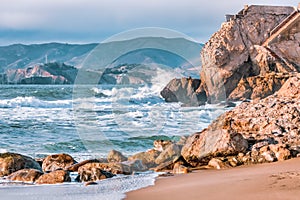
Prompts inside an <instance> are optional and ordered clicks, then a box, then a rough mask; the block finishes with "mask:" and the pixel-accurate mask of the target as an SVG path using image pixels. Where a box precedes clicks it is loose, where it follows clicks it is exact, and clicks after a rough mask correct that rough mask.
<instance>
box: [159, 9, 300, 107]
mask: <svg viewBox="0 0 300 200" xmlns="http://www.w3.org/2000/svg"><path fill="white" fill-rule="evenodd" d="M226 17H227V22H224V23H223V24H222V26H221V28H220V30H219V31H217V32H216V33H215V34H213V35H212V37H211V38H210V40H209V41H208V42H207V43H206V44H205V46H204V47H203V49H202V51H201V59H202V69H201V72H200V81H199V82H200V83H201V84H200V85H199V86H198V88H192V89H191V88H189V87H185V86H180V85H179V83H180V81H178V80H177V81H176V80H172V81H171V82H170V83H169V84H168V86H166V88H165V89H164V90H163V91H162V93H161V95H162V96H163V97H164V98H165V100H166V101H168V102H173V101H176V102H177V101H179V102H183V103H186V102H187V101H190V102H197V101H195V99H196V100H198V102H197V103H198V104H202V103H204V102H203V101H206V98H207V100H208V102H209V103H217V102H220V101H225V100H242V99H261V98H264V97H267V96H269V95H271V94H273V93H274V92H276V91H278V90H279V89H280V87H281V86H282V84H283V83H284V82H285V81H286V80H287V79H288V78H289V77H290V76H291V74H292V73H295V72H300V58H299V54H300V47H299V43H300V25H299V24H300V11H299V9H295V8H293V7H283V6H245V8H244V9H243V10H241V11H240V12H239V13H238V14H236V15H227V16H226ZM177 85H179V86H180V87H178V86H177ZM182 85H183V84H182ZM175 86H176V87H175ZM170 88H171V89H170ZM178 91H179V92H178ZM203 91H205V94H204V95H201V98H195V97H194V96H196V97H198V95H199V93H201V92H203ZM201 94H203V93H201Z"/></svg>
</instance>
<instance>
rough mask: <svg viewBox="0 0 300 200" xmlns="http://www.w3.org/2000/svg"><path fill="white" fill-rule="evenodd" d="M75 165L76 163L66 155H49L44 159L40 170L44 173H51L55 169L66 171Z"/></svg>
mask: <svg viewBox="0 0 300 200" xmlns="http://www.w3.org/2000/svg"><path fill="white" fill-rule="evenodd" d="M75 163H76V162H75V160H74V159H73V158H72V156H70V155H68V154H64V153H63V154H55V155H49V156H47V157H46V158H45V160H44V161H43V165H42V168H43V171H44V172H51V171H55V170H57V169H66V168H68V167H69V166H71V165H73V164H75Z"/></svg>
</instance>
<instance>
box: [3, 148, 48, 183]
mask: <svg viewBox="0 0 300 200" xmlns="http://www.w3.org/2000/svg"><path fill="white" fill-rule="evenodd" d="M20 169H37V170H40V171H42V169H41V167H40V165H39V163H38V162H36V161H35V160H34V159H32V158H30V157H28V156H24V155H21V154H17V153H0V177H1V176H7V175H9V174H11V173H13V172H16V171H18V170H20Z"/></svg>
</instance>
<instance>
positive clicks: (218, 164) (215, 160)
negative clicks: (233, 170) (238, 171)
mask: <svg viewBox="0 0 300 200" xmlns="http://www.w3.org/2000/svg"><path fill="white" fill-rule="evenodd" d="M208 166H210V167H212V168H215V169H227V168H230V166H229V165H227V164H226V163H224V162H222V161H221V160H220V159H218V158H212V159H211V160H210V161H209V162H208Z"/></svg>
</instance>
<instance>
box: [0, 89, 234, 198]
mask: <svg viewBox="0 0 300 200" xmlns="http://www.w3.org/2000/svg"><path fill="white" fill-rule="evenodd" d="M76 87H77V88H76ZM78 87H79V88H80V90H78ZM162 89H163V86H160V87H157V86H154V85H135V86H126V85H96V86H95V85H82V86H72V85H0V153H3V152H16V153H21V154H25V155H28V156H31V157H34V158H39V157H44V156H46V155H49V154H55V153H68V154H70V155H72V156H73V157H74V158H75V160H76V161H78V162H79V161H83V160H86V159H90V158H101V157H106V155H107V153H108V152H109V151H110V150H111V149H116V150H118V151H121V152H122V153H123V154H125V155H127V156H129V155H133V154H135V153H137V152H141V151H146V150H147V149H150V148H152V147H153V141H154V140H157V139H164V140H175V141H178V140H179V139H180V137H181V136H186V135H190V134H192V133H194V132H196V131H200V130H202V129H203V128H205V127H207V126H208V125H209V124H210V123H211V121H212V120H213V119H215V118H216V117H217V116H219V115H220V114H222V113H224V112H225V111H226V110H227V109H228V108H225V107H224V106H220V105H203V106H200V107H182V105H181V104H180V103H166V102H165V101H164V100H163V99H162V97H161V96H160V91H161V90H162ZM78 91H80V92H81V95H79V96H78V95H74V93H76V92H78ZM155 176H156V174H153V173H146V174H141V175H135V176H117V177H115V178H112V179H108V180H105V181H100V182H101V183H99V184H98V185H96V186H89V187H84V186H83V185H82V184H78V183H77V184H76V183H71V184H63V185H56V186H51V187H50V186H11V185H10V184H5V181H4V183H3V181H2V184H1V186H0V196H1V198H2V197H3V196H4V197H7V198H4V199H15V198H17V197H18V198H23V199H34V198H38V197H39V196H40V197H43V198H40V199H76V198H77V199H82V197H83V196H80V195H81V194H82V193H83V194H85V195H86V196H88V197H89V198H91V199H97V198H98V199H121V198H122V197H124V193H125V192H128V191H130V190H134V189H138V188H141V187H146V186H148V185H151V184H153V183H154V178H155ZM48 188H49V189H50V191H52V192H53V195H49V194H48V193H47V191H48ZM71 194H73V195H71ZM111 194H113V195H112V196H110V195H111ZM14 195H17V196H14ZM101 196H102V198H101ZM80 197H81V198H80ZM92 197H93V198H92Z"/></svg>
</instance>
